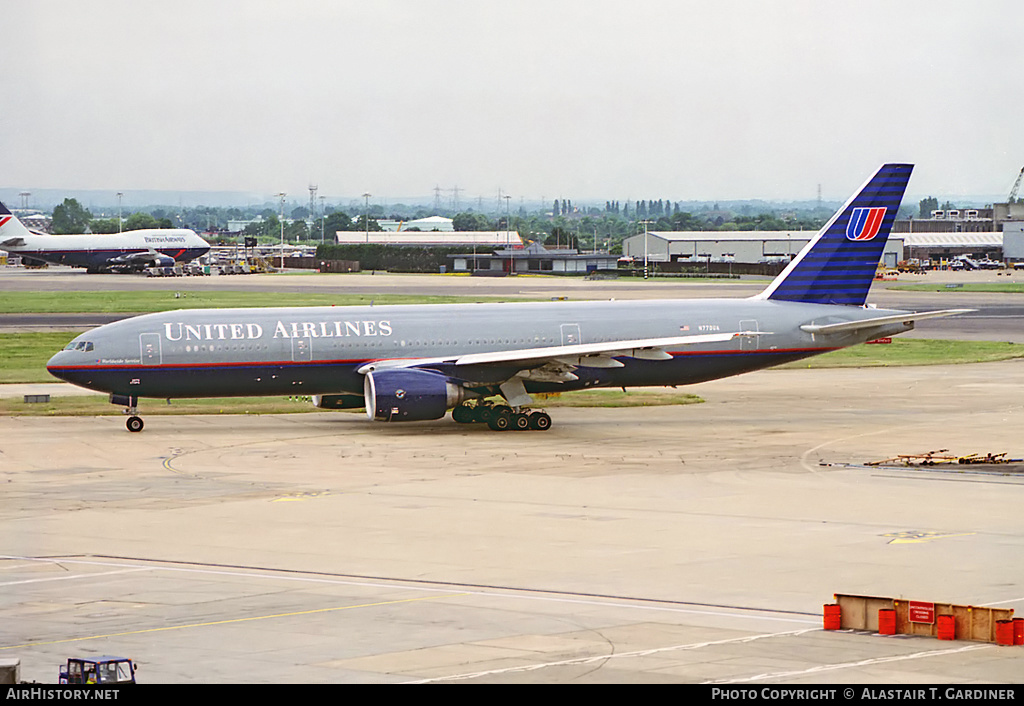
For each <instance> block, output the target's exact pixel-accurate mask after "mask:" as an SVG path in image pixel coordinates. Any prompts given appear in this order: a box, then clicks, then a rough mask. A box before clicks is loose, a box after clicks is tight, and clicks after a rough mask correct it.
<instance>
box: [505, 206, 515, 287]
mask: <svg viewBox="0 0 1024 706" xmlns="http://www.w3.org/2000/svg"><path fill="white" fill-rule="evenodd" d="M511 200H512V197H511V196H509V195H508V194H505V249H506V250H508V273H509V274H510V275H514V274H515V273H516V263H515V260H513V259H512V235H511V232H510V230H511V228H512V219H511V216H510V213H511V212H510V211H509V202H510V201H511Z"/></svg>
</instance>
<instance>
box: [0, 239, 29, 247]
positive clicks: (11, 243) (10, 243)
mask: <svg viewBox="0 0 1024 706" xmlns="http://www.w3.org/2000/svg"><path fill="white" fill-rule="evenodd" d="M24 244H25V239H24V238H8V239H7V240H5V241H4V242H2V243H0V247H4V246H6V247H9V248H20V247H21V246H22V245H24Z"/></svg>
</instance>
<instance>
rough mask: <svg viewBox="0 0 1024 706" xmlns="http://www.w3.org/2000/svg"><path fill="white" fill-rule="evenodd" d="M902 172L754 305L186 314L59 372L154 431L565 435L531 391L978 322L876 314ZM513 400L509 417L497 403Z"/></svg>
mask: <svg viewBox="0 0 1024 706" xmlns="http://www.w3.org/2000/svg"><path fill="white" fill-rule="evenodd" d="M911 169H912V167H911V165H908V164H886V165H884V166H882V167H881V168H880V169H879V170H878V171H877V172H876V173H875V174H874V175H873V176H872V177H871V178H870V179H869V180H868V181H867V182H866V183H865V184H864V186H863V187H862V188H861V189H860V190H859V191H858V192H857V193H856V194H855V195H854V196H853V197H852V198H851V199H850V200H849V201H848V202H847V203H846V205H844V206H843V207H842V208H841V209H839V211H838V212H837V213H836V214H835V215H834V216H832V218H831V220H829V222H828V223H827V224H826V225H825V227H824V228H822V229H821V231H820V232H819V233H818V234H817V235H816V236H815V237H814V238H813V239H812V240H811V241H810V242H809V243H808V244H807V246H806V247H805V248H804V249H803V250H802V251H801V252H800V254H799V255H798V256H797V257H796V258H795V259H794V260H793V261H792V262H791V263H790V264H789V266H788V267H786V269H785V270H784V271H783V272H782V273H781V274H780V275H779V276H778V277H777V278H776V279H775V280H774V281H773V282H772V283H771V284H770V285H769V286H768V288H767V289H766V290H765V291H764V292H762V293H761V294H759V295H757V296H755V297H751V298H749V299H711V300H709V299H704V300H666V301H630V302H599V301H591V302H544V303H525V304H524V303H516V304H453V305H420V306H374V307H365V306H363V307H313V308H291V309H220V310H183V311H174V312H169V313H158V314H147V315H144V316H139V317H135V318H132V319H126V320H123V321H118V322H116V323H112V324H107V325H105V326H101V327H99V328H97V329H94V330H92V331H89V332H88V333H84V334H82V335H80V336H78V337H77V338H75V339H74V340H73V341H72V342H71V343H69V344H68V346H67V347H66V348H65V349H64V350H63V351H61V352H59V353H57V354H56V355H55V356H53V358H52V359H51V360H50V362H49V364H48V366H47V368H48V369H49V371H50V372H51V373H52V374H53V375H55V376H57V377H59V378H61V379H63V380H67V381H69V382H73V383H75V384H76V385H81V386H82V387H87V388H89V389H92V390H99V391H102V392H107V393H110V401H111V402H112V403H114V404H118V405H122V406H125V407H126V408H127V409H126V410H125V412H126V413H127V414H130V415H131V416H130V417H129V418H128V421H127V426H128V429H129V430H130V431H140V430H141V429H142V426H143V423H142V419H140V418H139V417H138V416H137V405H138V400H139V398H141V397H153V398H158V399H160V398H172V397H230V396H249V395H292V394H302V395H312V396H313V399H314V402H315V404H316V405H317V406H319V407H322V408H326V409H340V408H358V407H365V408H366V412H367V414H368V416H369V417H370V418H371V419H375V420H380V421H387V422H401V421H418V420H427V419H439V418H441V417H443V416H444V415H445V413H446V412H447V411H448V410H449V409H453V408H454V411H453V412H452V417H453V418H454V419H455V421H456V422H461V423H469V422H487V423H488V424H489V425H490V427H491V428H492V429H496V430H500V429H547V428H548V427H549V426H550V425H551V418H550V417H549V416H548V415H547V414H546V413H544V412H541V411H530V410H529V409H527V406H528V405H530V404H531V403H532V399H531V397H530V394H531V393H538V392H557V391H567V390H578V389H582V388H591V387H623V388H625V387H641V386H656V385H657V386H665V385H682V384H688V383H695V382H702V381H705V380H713V379H716V378H721V377H726V376H729V375H736V374H738V373H744V372H748V371H751V370H758V369H760V368H766V367H769V366H772V365H779V364H780V363H785V362H788V361H791V360H799V359H801V358H806V357H808V356H812V355H817V354H819V353H825V352H827V351H833V350H836V349H838V348H844V347H846V346H851V345H854V344H857V343H863V342H865V341H870V340H872V339H875V338H879V337H882V336H891V335H893V334H897V333H902V332H905V331H909V330H911V329H912V328H914V321H915V320H917V319H926V318H932V317H937V316H948V315H950V314H956V313H961V312H962V311H964V310H945V311H930V312H924V313H913V312H909V311H885V310H880V309H874V308H870V307H865V306H864V302H865V299H866V297H867V293H868V289H869V288H870V287H871V281H872V279H873V278H874V275H875V270H876V268H877V265H878V260H879V257H880V256H881V253H882V250H883V248H884V246H885V241H886V238H887V237H888V235H889V231H890V229H891V228H892V223H893V220H894V219H895V217H896V211H897V209H898V208H899V205H900V200H901V199H902V198H903V192H904V190H905V189H906V186H907V182H908V180H909V179H910V172H911ZM494 395H501V396H502V397H504V399H505V403H501V404H492V403H489V402H483V401H482V400H484V399H485V398H487V397H490V396H494Z"/></svg>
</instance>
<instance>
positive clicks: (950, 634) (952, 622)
mask: <svg viewBox="0 0 1024 706" xmlns="http://www.w3.org/2000/svg"><path fill="white" fill-rule="evenodd" d="M936 637H937V638H939V639H940V640H955V639H956V618H955V617H954V616H952V615H940V616H939V625H938V630H937V634H936Z"/></svg>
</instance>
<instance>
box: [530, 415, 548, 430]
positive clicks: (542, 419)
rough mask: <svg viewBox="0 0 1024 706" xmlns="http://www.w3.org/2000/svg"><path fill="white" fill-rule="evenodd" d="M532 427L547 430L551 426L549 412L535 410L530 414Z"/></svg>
mask: <svg viewBox="0 0 1024 706" xmlns="http://www.w3.org/2000/svg"><path fill="white" fill-rule="evenodd" d="M530 428H531V429H536V430H538V431H547V430H548V429H550V428H551V417H550V416H549V415H548V413H547V412H534V413H533V414H531V415H530Z"/></svg>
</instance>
